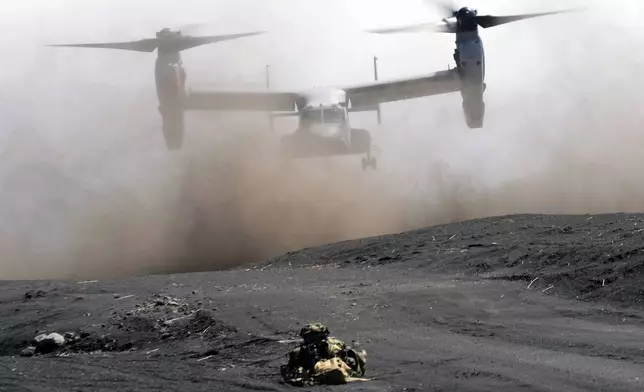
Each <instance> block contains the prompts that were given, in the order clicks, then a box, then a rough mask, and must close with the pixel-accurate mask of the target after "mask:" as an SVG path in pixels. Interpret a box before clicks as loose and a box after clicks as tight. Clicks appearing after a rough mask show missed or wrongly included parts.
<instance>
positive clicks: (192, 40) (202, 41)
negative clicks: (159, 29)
mask: <svg viewBox="0 0 644 392" xmlns="http://www.w3.org/2000/svg"><path fill="white" fill-rule="evenodd" d="M259 34H264V32H263V31H255V32H251V33H241V34H224V35H211V36H206V37H191V36H184V37H182V38H181V41H179V42H177V48H176V50H177V51H182V50H186V49H190V48H194V47H197V46H201V45H206V44H213V43H215V42H221V41H228V40H233V39H237V38H243V37H250V36H253V35H259Z"/></svg>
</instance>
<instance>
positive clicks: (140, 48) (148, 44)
mask: <svg viewBox="0 0 644 392" xmlns="http://www.w3.org/2000/svg"><path fill="white" fill-rule="evenodd" d="M157 43H158V42H157V39H156V38H149V39H142V40H139V41H132V42H110V43H96V44H62V45H47V46H57V47H71V48H99V49H120V50H132V51H136V52H153V51H154V50H155V49H156V48H157Z"/></svg>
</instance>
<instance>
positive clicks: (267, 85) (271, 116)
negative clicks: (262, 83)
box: [265, 64, 275, 132]
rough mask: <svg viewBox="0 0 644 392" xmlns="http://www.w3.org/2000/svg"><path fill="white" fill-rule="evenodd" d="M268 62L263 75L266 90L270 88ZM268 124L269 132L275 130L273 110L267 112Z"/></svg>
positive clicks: (269, 66)
mask: <svg viewBox="0 0 644 392" xmlns="http://www.w3.org/2000/svg"><path fill="white" fill-rule="evenodd" d="M270 68H271V65H270V64H266V70H265V76H266V90H270V89H271V73H270ZM268 124H269V127H270V129H271V132H275V127H274V124H273V112H268Z"/></svg>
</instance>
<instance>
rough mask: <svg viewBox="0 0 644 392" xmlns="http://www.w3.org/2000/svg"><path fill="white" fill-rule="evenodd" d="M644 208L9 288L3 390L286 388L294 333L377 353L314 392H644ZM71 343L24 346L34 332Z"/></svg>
mask: <svg viewBox="0 0 644 392" xmlns="http://www.w3.org/2000/svg"><path fill="white" fill-rule="evenodd" d="M643 239H644V215H627V214H620V215H605V216H509V217H500V218H493V219H483V220H477V221H471V222H463V223H460V224H453V225H444V226H439V227H434V228H429V229H425V230H419V231H415V232H410V233H403V234H399V235H393V236H385V237H379V238H370V239H364V240H358V241H348V242H344V243H341V244H333V245H327V246H323V247H319V248H314V249H307V250H303V251H300V252H294V253H291V254H287V255H285V256H282V257H279V258H276V259H274V260H269V261H267V262H265V263H260V264H258V265H253V266H252V267H246V268H241V269H237V270H231V271H223V272H213V273H199V274H184V275H170V276H153V277H145V278H133V279H129V280H122V281H110V282H107V281H106V282H103V281H98V282H5V283H2V290H1V291H0V315H1V317H0V355H1V356H0V372H1V374H0V390H2V391H13V390H19V391H23V390H36V391H40V390H42V391H69V390H74V391H80V390H93V391H102V390H123V391H125V390H132V391H135V390H136V391H143V390H155V391H156V390H164V391H174V390H176V391H192V390H203V391H206V390H207V391H217V390H222V391H281V390H297V388H293V387H289V386H285V385H282V384H280V382H279V381H280V380H279V376H278V374H279V371H278V369H279V365H280V364H281V363H283V361H284V359H285V354H286V353H287V352H288V350H289V349H291V348H292V347H293V346H294V345H296V344H297V343H294V342H293V339H294V338H295V337H296V336H295V335H296V334H297V331H298V330H299V328H300V327H301V326H302V325H303V324H305V323H307V322H312V321H322V322H324V323H326V324H327V325H328V326H329V328H330V329H331V331H332V333H333V335H335V336H337V337H339V338H341V339H344V340H346V341H348V342H351V341H354V340H355V341H358V342H359V343H360V346H361V347H362V348H364V349H366V350H367V352H368V354H369V357H368V365H367V366H368V374H367V375H368V376H371V377H376V380H374V381H371V382H367V383H361V384H353V385H348V386H343V387H334V388H330V387H322V388H314V389H320V390H338V391H343V390H365V391H366V390H368V391H383V390H384V391H387V390H391V391H641V390H643V388H644V308H643V303H642V300H643V299H644V294H643V290H644V286H643V283H644V278H643V277H642V274H641V272H642V270H643V269H644V262H643V261H642V257H643V256H644V252H642V249H644V241H642V240H643ZM43 332H44V333H50V332H59V333H61V334H63V333H65V332H74V333H75V334H76V335H77V336H78V338H77V340H74V341H73V342H72V343H70V344H68V345H66V346H64V347H62V348H61V349H59V350H57V351H56V352H54V353H52V354H47V355H40V354H38V355H36V356H33V357H23V356H20V355H19V353H20V352H21V351H22V350H23V349H24V348H25V347H27V346H29V345H30V344H31V340H32V339H33V338H34V337H35V336H36V335H37V334H39V333H43Z"/></svg>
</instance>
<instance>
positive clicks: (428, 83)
mask: <svg viewBox="0 0 644 392" xmlns="http://www.w3.org/2000/svg"><path fill="white" fill-rule="evenodd" d="M344 90H345V91H346V92H347V99H348V100H349V101H350V102H351V106H352V107H365V106H372V105H378V104H381V103H387V102H395V101H402V100H405V99H414V98H421V97H428V96H433V95H441V94H449V93H453V92H458V91H461V79H460V77H459V75H458V71H457V70H456V69H453V70H447V71H440V72H435V73H431V74H428V75H423V76H419V77H413V78H405V79H399V80H390V81H382V82H373V83H369V84H364V85H359V86H353V87H348V88H344Z"/></svg>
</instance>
